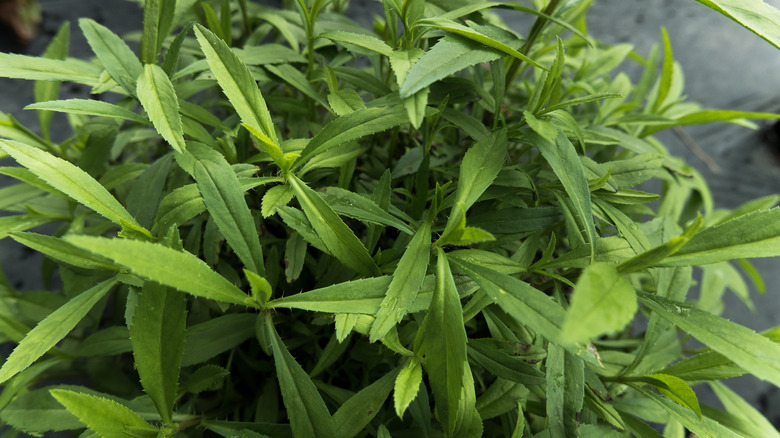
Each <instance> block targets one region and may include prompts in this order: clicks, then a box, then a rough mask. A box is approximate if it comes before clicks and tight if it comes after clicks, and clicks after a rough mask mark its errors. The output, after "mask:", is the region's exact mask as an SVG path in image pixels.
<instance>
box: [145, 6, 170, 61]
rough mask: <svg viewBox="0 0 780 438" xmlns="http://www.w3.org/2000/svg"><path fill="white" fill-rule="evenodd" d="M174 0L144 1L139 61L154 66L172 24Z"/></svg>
mask: <svg viewBox="0 0 780 438" xmlns="http://www.w3.org/2000/svg"><path fill="white" fill-rule="evenodd" d="M175 9H176V0H145V1H144V31H143V34H142V35H141V60H142V61H143V62H144V63H145V64H156V63H157V55H158V54H159V53H160V48H161V47H162V45H163V42H164V41H165V38H166V37H167V36H168V32H170V30H171V25H172V24H173V15H174V11H175Z"/></svg>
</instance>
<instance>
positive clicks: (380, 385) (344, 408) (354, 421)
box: [333, 370, 398, 438]
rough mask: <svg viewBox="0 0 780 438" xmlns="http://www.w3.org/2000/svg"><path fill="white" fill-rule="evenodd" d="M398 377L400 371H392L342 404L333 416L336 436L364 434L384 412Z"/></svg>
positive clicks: (345, 436)
mask: <svg viewBox="0 0 780 438" xmlns="http://www.w3.org/2000/svg"><path fill="white" fill-rule="evenodd" d="M397 375H398V370H393V371H390V372H389V373H387V374H385V375H384V376H382V377H381V378H380V379H379V380H377V381H376V382H374V383H372V384H370V385H368V386H366V387H365V388H363V389H361V390H360V391H358V393H357V394H355V395H353V396H352V397H350V398H349V399H348V400H347V401H345V402H344V403H342V404H341V407H339V409H338V410H337V411H336V412H335V413H334V414H333V424H334V426H335V429H336V435H334V436H336V437H343V438H352V437H354V436H355V435H357V434H359V433H360V432H362V431H363V430H364V429H365V428H366V426H368V423H370V422H371V420H372V419H373V418H374V417H375V416H376V415H377V414H378V413H379V412H380V411H381V410H382V405H384V403H385V400H386V399H387V396H388V395H390V391H391V390H392V389H393V381H394V380H395V378H396V376H397Z"/></svg>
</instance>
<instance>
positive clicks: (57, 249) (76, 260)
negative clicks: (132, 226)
mask: <svg viewBox="0 0 780 438" xmlns="http://www.w3.org/2000/svg"><path fill="white" fill-rule="evenodd" d="M11 238H12V239H14V240H15V241H17V242H19V243H21V244H22V245H25V246H26V247H28V248H31V249H33V250H35V251H38V252H40V253H42V254H45V255H47V256H49V257H51V258H53V259H55V260H59V261H61V262H65V263H67V264H69V265H71V266H77V267H79V268H85V269H104V270H110V271H115V270H119V266H118V265H115V264H114V263H112V262H111V260H108V259H107V258H104V257H101V256H98V255H95V254H92V253H91V252H89V251H87V250H84V249H81V248H79V247H77V246H74V245H72V244H70V243H68V242H66V241H64V240H62V239H60V238H57V237H54V236H47V235H45V234H38V233H26V232H17V233H13V234H11Z"/></svg>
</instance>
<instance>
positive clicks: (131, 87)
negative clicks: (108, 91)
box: [79, 18, 143, 96]
mask: <svg viewBox="0 0 780 438" xmlns="http://www.w3.org/2000/svg"><path fill="white" fill-rule="evenodd" d="M79 27H81V31H82V32H83V33H84V36H85V37H86V38H87V42H88V43H89V46H90V47H92V51H93V52H95V55H97V57H98V59H99V60H100V62H101V63H102V64H103V67H104V68H105V69H106V71H107V72H108V74H109V75H111V78H113V79H114V80H115V81H116V83H117V84H119V85H120V86H121V87H122V88H124V89H125V91H127V93H128V94H130V95H131V96H134V95H135V91H136V85H135V84H136V81H137V80H138V77H139V76H141V73H142V72H143V66H142V65H141V61H139V60H138V57H137V56H135V53H133V51H132V50H130V47H128V46H127V44H126V43H125V42H124V41H123V40H122V38H120V37H119V36H118V35H117V34H115V33H114V32H111V31H110V30H109V29H108V28H107V27H105V26H103V25H101V24H98V23H97V22H96V21H94V20H92V19H89V18H81V19H79Z"/></svg>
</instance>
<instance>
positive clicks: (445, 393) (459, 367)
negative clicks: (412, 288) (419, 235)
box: [423, 247, 468, 434]
mask: <svg viewBox="0 0 780 438" xmlns="http://www.w3.org/2000/svg"><path fill="white" fill-rule="evenodd" d="M436 251H437V257H438V259H437V262H436V288H435V289H434V294H433V301H431V305H430V307H429V308H428V312H427V314H426V315H425V320H424V322H423V329H424V331H423V342H424V345H425V347H424V348H425V359H424V362H423V365H424V366H425V369H426V371H427V373H428V381H429V382H430V385H431V390H432V391H433V396H434V399H435V400H436V411H437V412H438V414H439V418H440V421H441V423H442V425H447V430H449V433H450V434H451V433H452V432H454V431H455V428H456V425H457V420H458V418H457V417H458V413H459V411H460V401H461V396H462V385H463V375H464V373H465V368H466V367H467V366H468V361H467V357H466V330H465V328H464V326H463V309H462V307H461V305H460V298H459V297H458V291H457V289H456V287H455V281H454V279H453V277H452V272H451V271H450V264H449V262H448V261H447V256H446V255H445V253H444V251H443V250H442V249H441V248H438V247H437V248H436Z"/></svg>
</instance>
